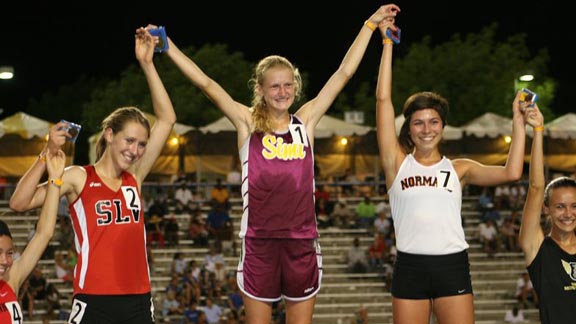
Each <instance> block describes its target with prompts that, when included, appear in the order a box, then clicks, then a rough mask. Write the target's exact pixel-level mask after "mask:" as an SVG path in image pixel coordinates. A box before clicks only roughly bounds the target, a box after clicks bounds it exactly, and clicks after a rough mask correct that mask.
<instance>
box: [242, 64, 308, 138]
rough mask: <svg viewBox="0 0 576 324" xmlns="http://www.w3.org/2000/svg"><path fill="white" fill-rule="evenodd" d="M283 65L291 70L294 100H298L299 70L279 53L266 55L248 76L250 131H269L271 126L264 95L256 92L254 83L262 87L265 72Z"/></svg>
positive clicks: (300, 87)
mask: <svg viewBox="0 0 576 324" xmlns="http://www.w3.org/2000/svg"><path fill="white" fill-rule="evenodd" d="M276 67H285V68H288V69H290V70H291V71H292V75H293V76H294V102H296V101H298V99H300V97H301V95H302V77H301V75H300V72H299V71H298V69H297V68H296V67H294V65H293V64H292V63H290V61H288V59H286V58H285V57H283V56H279V55H270V56H267V57H265V58H263V59H261V60H260V62H258V64H256V67H255V68H254V73H253V74H252V77H251V78H250V80H249V81H248V82H249V85H250V87H251V88H252V120H253V122H254V129H253V130H252V131H257V132H264V133H270V132H272V130H273V128H272V126H271V125H270V120H269V119H268V110H266V101H265V100H264V97H263V96H261V95H259V94H258V91H257V87H256V85H258V86H260V87H262V85H263V84H264V77H265V74H266V72H268V70H270V69H272V68H276Z"/></svg>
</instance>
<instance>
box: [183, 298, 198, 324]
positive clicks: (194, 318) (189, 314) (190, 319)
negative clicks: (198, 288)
mask: <svg viewBox="0 0 576 324" xmlns="http://www.w3.org/2000/svg"><path fill="white" fill-rule="evenodd" d="M201 312H202V311H201V310H199V309H198V302H197V301H196V300H192V301H190V305H188V308H187V309H186V310H185V311H184V324H198V317H200V313H201Z"/></svg>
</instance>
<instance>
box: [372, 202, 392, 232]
mask: <svg viewBox="0 0 576 324" xmlns="http://www.w3.org/2000/svg"><path fill="white" fill-rule="evenodd" d="M376 214H377V215H378V216H377V217H376V219H375V220H374V232H375V233H380V234H382V236H383V237H385V238H386V237H389V236H390V229H391V228H392V218H390V214H389V209H388V206H387V204H386V203H385V202H383V201H382V202H380V203H379V204H378V205H376Z"/></svg>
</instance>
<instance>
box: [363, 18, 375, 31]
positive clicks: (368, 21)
mask: <svg viewBox="0 0 576 324" xmlns="http://www.w3.org/2000/svg"><path fill="white" fill-rule="evenodd" d="M364 26H366V27H368V28H370V30H371V31H375V30H376V25H374V23H372V22H371V21H370V20H366V21H365V22H364Z"/></svg>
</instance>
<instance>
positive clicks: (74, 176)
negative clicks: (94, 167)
mask: <svg viewBox="0 0 576 324" xmlns="http://www.w3.org/2000/svg"><path fill="white" fill-rule="evenodd" d="M86 177H87V176H86V169H84V167H82V166H79V165H71V166H69V167H67V168H66V170H64V177H63V180H64V190H65V192H70V189H73V191H74V192H75V193H79V192H80V191H82V188H83V187H84V183H85V182H86Z"/></svg>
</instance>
